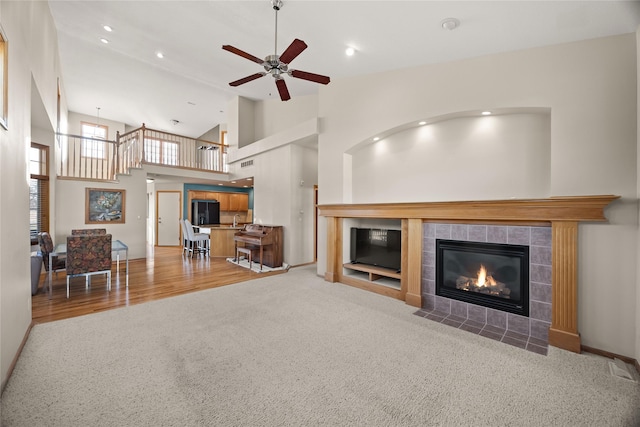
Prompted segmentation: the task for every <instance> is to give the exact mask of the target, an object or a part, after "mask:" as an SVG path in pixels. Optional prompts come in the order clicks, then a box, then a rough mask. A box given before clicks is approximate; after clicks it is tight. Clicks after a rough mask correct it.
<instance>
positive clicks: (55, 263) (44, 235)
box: [38, 231, 67, 277]
mask: <svg viewBox="0 0 640 427" xmlns="http://www.w3.org/2000/svg"><path fill="white" fill-rule="evenodd" d="M38 244H39V245H40V252H42V262H43V263H44V271H46V272H47V273H48V272H49V253H51V252H53V248H54V246H53V239H51V235H50V234H49V233H48V232H46V231H41V232H40V233H38ZM66 268H67V266H66V259H65V258H64V257H59V256H57V255H55V256H53V257H52V259H51V271H53V272H54V273H56V277H58V271H61V270H64V269H66Z"/></svg>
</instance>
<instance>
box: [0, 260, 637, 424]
mask: <svg viewBox="0 0 640 427" xmlns="http://www.w3.org/2000/svg"><path fill="white" fill-rule="evenodd" d="M130 289H131V290H132V291H133V290H135V283H131V284H130ZM414 311H415V308H414V307H410V306H407V305H405V304H404V303H403V302H400V301H397V300H394V299H391V298H386V297H382V296H379V295H376V294H373V293H370V292H366V291H362V290H359V289H355V288H351V287H349V286H345V285H341V284H331V283H327V282H325V281H323V280H321V279H320V278H318V277H317V276H316V274H315V266H311V267H304V268H293V269H291V270H289V272H288V273H287V274H283V275H277V276H271V277H265V278H260V279H257V280H254V281H250V282H244V283H239V284H236V285H231V286H225V287H221V288H216V289H210V290H206V291H202V292H198V293H192V294H187V295H182V296H178V297H174V298H168V299H165V300H161V301H156V302H150V303H146V304H141V305H136V306H132V307H127V308H122V309H117V310H112V311H108V312H103V313H99V314H93V315H89V316H84V317H81V318H74V319H69V320H63V321H59V322H53V323H48V324H44V325H38V326H36V327H34V329H33V331H32V332H31V336H30V338H29V340H28V342H27V344H26V346H25V348H24V351H23V353H22V355H21V357H20V359H19V361H18V363H17V366H16V368H15V371H14V372H13V375H12V377H11V378H10V380H9V382H8V385H7V387H6V390H5V392H4V394H3V396H2V425H3V426H5V427H10V426H30V427H32V426H65V427H67V426H441V425H442V426H637V425H640V405H639V402H640V386H639V385H638V383H633V382H631V381H628V380H624V379H620V378H617V377H614V376H612V375H611V374H610V373H609V369H608V360H607V359H603V358H600V357H596V356H592V355H577V354H573V353H569V352H565V351H562V350H558V349H555V348H551V349H550V351H549V355H548V356H541V355H538V354H535V353H532V352H529V351H526V350H521V349H518V348H516V347H513V346H509V345H507V344H503V343H499V342H496V341H493V340H490V339H487V338H483V337H481V336H478V335H473V334H470V333H467V332H464V331H461V330H457V329H453V328H451V327H448V326H446V325H442V324H438V323H435V322H432V321H429V320H427V319H424V318H420V317H418V316H415V315H413V314H412V313H413V312H414ZM634 375H635V373H634Z"/></svg>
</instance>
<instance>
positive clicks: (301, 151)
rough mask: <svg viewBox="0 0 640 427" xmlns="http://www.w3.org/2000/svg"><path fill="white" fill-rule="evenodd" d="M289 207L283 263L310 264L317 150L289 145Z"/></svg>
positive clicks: (316, 177) (316, 175) (311, 258)
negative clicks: (288, 222) (286, 248)
mask: <svg viewBox="0 0 640 427" xmlns="http://www.w3.org/2000/svg"><path fill="white" fill-rule="evenodd" d="M290 176H291V186H290V191H291V205H290V218H291V222H290V227H289V229H288V230H287V233H288V234H289V239H285V243H286V244H287V246H289V247H290V248H291V250H290V251H287V252H286V253H287V257H286V262H287V263H289V264H291V265H299V264H305V263H308V262H313V249H314V247H313V230H314V228H313V221H314V215H315V209H314V207H315V201H314V197H315V191H314V188H313V186H314V185H315V184H316V183H317V182H318V151H317V150H316V149H315V148H308V147H303V146H299V145H295V144H294V145H291V169H290Z"/></svg>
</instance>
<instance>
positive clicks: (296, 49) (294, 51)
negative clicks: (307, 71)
mask: <svg viewBox="0 0 640 427" xmlns="http://www.w3.org/2000/svg"><path fill="white" fill-rule="evenodd" d="M306 48H307V44H306V43H305V42H303V41H302V40H300V39H295V40H294V41H292V42H291V44H290V45H289V47H288V48H287V49H286V50H285V51H284V52H282V55H280V62H284V63H285V64H288V63H290V62H291V61H293V60H294V59H296V56H298V55H300V54H301V53H302V51H303V50H305V49H306Z"/></svg>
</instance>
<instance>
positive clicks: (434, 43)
mask: <svg viewBox="0 0 640 427" xmlns="http://www.w3.org/2000/svg"><path fill="white" fill-rule="evenodd" d="M49 4H50V8H51V12H52V15H53V18H54V20H55V23H56V28H57V30H58V41H59V49H60V56H61V62H62V78H63V82H64V91H65V93H66V96H67V101H68V107H69V109H70V110H71V111H75V112H78V113H83V114H87V115H96V107H100V117H102V118H105V119H110V120H115V121H119V122H124V123H126V124H128V125H131V126H135V127H138V126H140V125H141V124H142V123H145V124H146V125H147V127H149V128H153V129H160V130H166V131H169V132H173V133H179V134H182V135H187V136H191V137H198V136H201V135H202V134H204V133H205V132H206V131H208V130H209V129H211V128H213V127H215V126H216V125H218V124H220V123H225V122H226V112H225V110H226V108H227V102H228V101H229V100H230V99H232V98H233V97H234V96H238V95H240V96H244V97H248V98H251V99H270V98H274V99H279V97H278V92H277V90H276V87H275V84H274V81H273V79H272V78H271V77H269V76H266V77H263V78H261V79H258V80H255V81H253V82H250V83H247V84H245V85H242V86H240V87H237V88H233V87H231V86H229V85H228V83H229V82H230V81H233V80H237V79H239V78H241V77H245V76H248V75H250V74H253V73H256V72H260V71H262V68H261V67H260V65H258V64H256V63H254V62H251V61H249V60H247V59H244V58H241V57H240V56H237V55H234V54H232V53H229V52H227V51H223V50H222V45H224V44H230V45H233V46H235V47H237V48H239V49H241V50H244V51H246V52H248V53H250V54H252V55H255V56H257V57H260V58H264V57H265V56H267V55H270V54H273V53H274V47H275V46H274V32H275V12H274V10H273V9H272V6H271V2H270V0H255V1H237V0H233V1H232V0H229V1H148V0H145V1H114V0H110V1H99V0H98V1H87V0H83V1H64V0H50V2H49ZM448 17H455V18H457V19H458V20H460V26H459V28H457V29H456V30H454V31H448V30H445V29H443V28H442V27H441V21H442V20H443V19H445V18H448ZM639 24H640V2H638V1H633V2H629V1H626V2H625V1H477V0H476V1H391V0H388V1H305V0H288V1H287V0H284V7H283V8H282V9H281V10H280V12H279V13H278V49H277V53H278V54H280V53H282V51H284V49H285V48H286V47H287V46H288V45H289V43H291V41H292V40H293V39H294V38H299V39H302V40H304V41H305V42H306V43H307V45H308V46H309V47H308V48H307V49H306V50H305V51H304V52H303V53H302V54H300V56H298V57H297V58H296V59H295V60H294V61H292V63H291V67H290V68H294V69H299V70H304V71H310V72H314V73H317V74H323V75H328V76H330V77H331V78H332V80H337V79H340V78H344V77H347V76H355V75H361V74H367V73H374V72H380V71H387V70H393V69H399V68H404V67H411V66H416V65H421V64H429V63H438V62H445V61H453V60H458V59H463V58H469V57H475V56H480V55H486V54H491V53H498V52H506V51H513V50H519V49H525V48H530V47H536V46H543V45H550V44H557V43H564V42H571V41H577V40H583V39H589V38H595V37H603V36H609V35H615V34H623V33H631V32H635V31H636V28H637V27H638V25H639ZM103 25H110V26H111V27H113V32H112V33H107V32H106V31H105V30H104V29H103ZM101 37H105V38H107V39H109V41H110V43H109V44H103V43H102V42H101V41H100V38H101ZM347 46H352V47H354V48H355V49H356V51H357V52H356V54H355V55H354V56H352V57H347V56H346V55H345V54H344V51H345V49H346V47H347ZM158 51H162V52H163V53H164V55H165V58H164V59H158V58H157V57H156V56H155V55H156V52H158ZM286 80H287V85H288V87H289V91H290V93H291V96H292V98H295V97H296V96H302V95H308V94H312V93H316V91H317V89H318V85H317V84H316V83H312V82H307V81H304V80H300V79H294V78H291V77H286ZM389 84H393V82H389ZM172 120H178V121H179V123H178V124H176V125H174V124H172V122H171V121H172Z"/></svg>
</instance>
